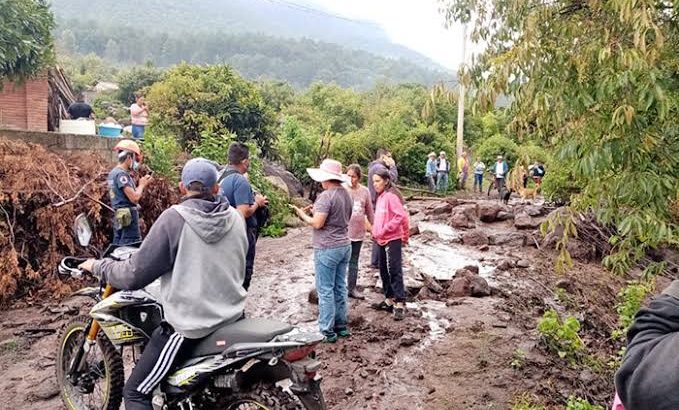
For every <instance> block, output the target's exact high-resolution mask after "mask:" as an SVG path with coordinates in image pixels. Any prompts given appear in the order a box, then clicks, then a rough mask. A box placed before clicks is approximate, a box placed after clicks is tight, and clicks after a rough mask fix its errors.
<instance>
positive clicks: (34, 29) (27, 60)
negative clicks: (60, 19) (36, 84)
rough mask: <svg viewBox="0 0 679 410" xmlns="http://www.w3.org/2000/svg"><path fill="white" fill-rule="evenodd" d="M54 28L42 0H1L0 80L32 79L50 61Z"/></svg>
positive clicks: (49, 13) (47, 8) (48, 11)
mask: <svg viewBox="0 0 679 410" xmlns="http://www.w3.org/2000/svg"><path fill="white" fill-rule="evenodd" d="M53 26H54V19H53V17H52V13H51V12H50V10H49V7H48V6H47V2H45V1H43V0H0V80H1V79H3V78H10V79H24V78H27V77H30V76H31V75H34V74H36V73H38V72H40V70H42V69H43V68H45V66H46V65H47V64H48V63H49V62H51V60H52V58H53V50H52V35H51V30H52V28H53Z"/></svg>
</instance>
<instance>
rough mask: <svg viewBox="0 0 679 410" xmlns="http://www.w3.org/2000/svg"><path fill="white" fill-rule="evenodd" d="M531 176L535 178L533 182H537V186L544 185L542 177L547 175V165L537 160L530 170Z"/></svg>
mask: <svg viewBox="0 0 679 410" xmlns="http://www.w3.org/2000/svg"><path fill="white" fill-rule="evenodd" d="M530 174H531V177H532V178H533V182H535V185H536V186H538V187H539V186H541V185H542V178H544V176H545V166H544V165H542V164H541V163H540V162H537V161H536V162H535V164H533V166H532V169H531V170H530Z"/></svg>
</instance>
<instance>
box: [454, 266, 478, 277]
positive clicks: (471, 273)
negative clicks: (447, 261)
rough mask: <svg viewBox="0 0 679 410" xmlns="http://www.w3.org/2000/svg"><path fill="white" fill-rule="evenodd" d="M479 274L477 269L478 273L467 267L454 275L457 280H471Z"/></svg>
mask: <svg viewBox="0 0 679 410" xmlns="http://www.w3.org/2000/svg"><path fill="white" fill-rule="evenodd" d="M478 272H479V270H478V268H477V269H476V272H474V271H472V270H470V269H467V267H466V266H465V267H464V268H462V269H458V270H456V271H455V274H454V275H453V278H455V279H457V278H471V277H473V276H476V275H478V274H479V273H478Z"/></svg>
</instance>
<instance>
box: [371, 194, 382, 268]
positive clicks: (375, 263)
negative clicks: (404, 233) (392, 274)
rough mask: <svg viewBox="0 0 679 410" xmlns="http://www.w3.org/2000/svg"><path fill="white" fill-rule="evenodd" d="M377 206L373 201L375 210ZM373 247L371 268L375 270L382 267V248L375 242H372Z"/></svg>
mask: <svg viewBox="0 0 679 410" xmlns="http://www.w3.org/2000/svg"><path fill="white" fill-rule="evenodd" d="M376 205H377V202H376V201H373V209H375V206H376ZM372 242H373V244H372V247H371V248H370V266H372V267H374V268H379V267H380V246H379V245H378V244H377V242H375V241H374V240H373V241H372Z"/></svg>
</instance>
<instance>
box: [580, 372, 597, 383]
mask: <svg viewBox="0 0 679 410" xmlns="http://www.w3.org/2000/svg"><path fill="white" fill-rule="evenodd" d="M578 378H579V379H580V381H581V382H583V383H585V384H589V383H591V382H593V381H594V379H595V378H596V377H595V376H594V373H592V371H591V370H589V369H585V370H583V371H581V372H580V375H579V377H578Z"/></svg>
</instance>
